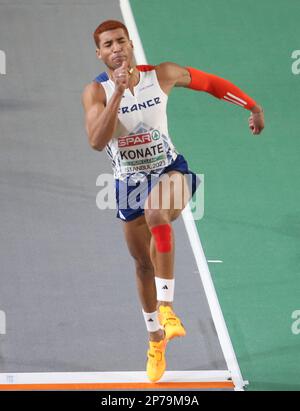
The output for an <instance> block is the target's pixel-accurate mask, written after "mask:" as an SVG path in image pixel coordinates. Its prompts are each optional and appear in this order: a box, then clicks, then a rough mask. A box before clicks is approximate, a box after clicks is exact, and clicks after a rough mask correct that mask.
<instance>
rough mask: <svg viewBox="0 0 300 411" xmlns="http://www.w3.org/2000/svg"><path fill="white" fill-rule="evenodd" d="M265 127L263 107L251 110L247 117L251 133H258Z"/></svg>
mask: <svg viewBox="0 0 300 411" xmlns="http://www.w3.org/2000/svg"><path fill="white" fill-rule="evenodd" d="M264 127H265V118H264V112H263V109H262V108H261V107H260V109H259V110H255V111H252V113H251V115H250V117H249V128H250V130H251V131H252V134H260V133H261V132H262V131H263V129H264Z"/></svg>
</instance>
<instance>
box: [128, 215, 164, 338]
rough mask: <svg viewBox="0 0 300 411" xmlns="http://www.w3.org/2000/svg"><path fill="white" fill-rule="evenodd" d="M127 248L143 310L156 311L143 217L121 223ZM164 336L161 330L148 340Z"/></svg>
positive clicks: (147, 232) (150, 262)
mask: <svg viewBox="0 0 300 411" xmlns="http://www.w3.org/2000/svg"><path fill="white" fill-rule="evenodd" d="M123 229H124V234H125V238H126V242H127V245H128V249H129V252H130V254H131V255H132V257H133V259H134V262H135V268H136V282H137V289H138V294H139V298H140V301H141V304H142V307H143V310H144V311H145V312H147V313H152V312H154V311H156V308H157V307H156V306H157V299H156V286H155V280H154V267H153V264H152V261H151V258H150V241H151V233H150V231H149V228H148V225H147V223H146V220H145V217H144V216H141V217H138V218H136V219H135V220H133V221H129V222H124V223H123ZM163 337H164V332H163V331H162V330H159V331H156V332H153V333H152V332H150V333H149V339H150V341H160V340H162V338H163Z"/></svg>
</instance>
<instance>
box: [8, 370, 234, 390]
mask: <svg viewBox="0 0 300 411" xmlns="http://www.w3.org/2000/svg"><path fill="white" fill-rule="evenodd" d="M228 379H230V373H229V371H166V372H165V374H164V375H163V377H162V379H161V380H160V381H159V382H226V381H227V380H228ZM76 383H77V384H87V383H149V379H148V378H147V375H146V372H144V371H130V372H125V371H116V372H42V373H40V372H34V373H3V374H0V388H1V385H3V384H76Z"/></svg>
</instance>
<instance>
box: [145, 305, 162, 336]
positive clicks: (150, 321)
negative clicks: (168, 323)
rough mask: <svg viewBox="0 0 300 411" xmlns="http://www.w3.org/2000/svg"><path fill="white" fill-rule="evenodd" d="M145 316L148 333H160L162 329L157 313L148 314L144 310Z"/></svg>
mask: <svg viewBox="0 0 300 411" xmlns="http://www.w3.org/2000/svg"><path fill="white" fill-rule="evenodd" d="M142 311H143V315H144V320H145V323H146V327H147V331H148V332H150V333H153V332H155V331H158V330H160V329H161V326H160V323H159V320H158V314H157V311H154V312H153V313H146V312H145V311H144V310H142Z"/></svg>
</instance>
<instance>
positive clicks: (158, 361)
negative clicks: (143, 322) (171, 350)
mask: <svg viewBox="0 0 300 411" xmlns="http://www.w3.org/2000/svg"><path fill="white" fill-rule="evenodd" d="M166 346H167V339H166V338H164V339H163V340H161V341H158V342H156V341H149V350H148V352H147V357H148V360H147V375H148V378H149V380H150V381H152V382H156V381H158V380H159V379H160V378H161V377H162V376H163V374H164V372H165V370H166V359H165V351H166Z"/></svg>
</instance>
